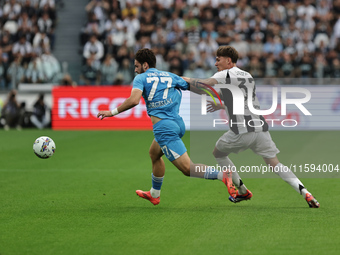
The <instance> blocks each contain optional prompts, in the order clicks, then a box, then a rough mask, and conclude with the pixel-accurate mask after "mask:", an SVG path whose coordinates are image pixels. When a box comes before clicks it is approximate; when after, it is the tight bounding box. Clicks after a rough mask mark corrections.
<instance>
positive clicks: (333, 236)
mask: <svg viewBox="0 0 340 255" xmlns="http://www.w3.org/2000/svg"><path fill="white" fill-rule="evenodd" d="M192 134H193V133H192ZM271 134H272V137H273V139H274V141H275V142H276V144H277V146H278V147H279V149H280V150H281V153H280V154H279V156H280V160H281V161H282V162H283V163H286V164H288V163H290V162H291V161H292V160H293V161H294V160H295V161H296V160H297V161H301V162H305V163H318V162H320V163H327V164H328V163H334V164H335V163H339V162H336V160H337V159H338V154H337V153H338V149H337V148H338V147H337V145H338V144H339V142H340V135H339V132H272V133H271ZM41 135H47V136H50V137H51V138H52V139H54V141H55V143H56V146H57V149H56V153H55V155H54V156H53V157H52V158H50V159H46V160H43V159H39V158H38V157H36V156H35V155H34V153H33V151H32V146H33V142H34V140H35V138H37V137H39V136H41ZM189 137H190V135H189V132H188V133H187V134H186V136H185V137H184V141H185V143H186V144H187V147H189V142H190V141H189ZM152 139H153V135H152V132H147V131H145V132H142V131H140V132H139V131H138V132H109V131H106V132H96V131H92V132H87V131H77V132H75V131H74V132H62V131H51V130H44V131H36V130H25V131H22V132H17V131H9V132H4V131H0V162H1V165H0V188H1V192H0V201H1V204H0V230H1V231H0V254H1V255H12V254H18V255H22V254H30V255H34V254H38V255H40V254H41V255H48V254H53V255H57V254H91V255H93V254H96V255H98V254H105V255H106V254H157V253H159V254H225V253H228V254H311V253H312V254H338V250H339V249H340V243H339V241H338V240H339V232H340V231H339V227H340V224H339V216H338V212H339V209H340V196H339V185H338V182H339V179H335V178H328V179H326V178H325V179H316V178H309V179H303V180H302V181H303V183H304V184H305V186H306V187H307V188H308V189H309V190H310V191H311V192H313V194H314V195H315V196H316V197H317V199H318V200H319V202H320V204H321V208H319V209H310V208H309V207H308V205H307V203H306V202H305V201H304V200H303V198H302V197H301V196H300V195H298V194H297V193H296V192H295V191H294V190H293V189H292V188H291V187H289V185H287V184H286V183H284V182H283V181H282V180H280V179H277V178H266V179H264V178H248V179H244V181H245V183H246V185H247V186H248V188H249V189H250V190H251V191H252V192H253V194H254V197H253V198H252V200H250V201H245V202H242V203H239V204H232V203H230V202H229V201H228V199H227V197H228V195H227V190H226V188H225V186H224V185H223V183H221V182H219V181H208V180H201V179H194V178H187V177H185V176H183V175H182V174H181V173H180V172H179V171H178V170H177V169H175V168H174V167H173V166H172V165H171V163H169V162H168V161H166V160H165V161H166V162H165V163H166V167H167V171H166V176H165V180H164V184H163V187H162V195H161V203H160V204H159V205H158V206H153V205H152V204H151V203H150V202H148V201H146V200H143V199H141V198H139V197H137V196H136V194H135V190H136V189H144V190H148V189H149V188H150V186H151V176H150V174H151V170H150V169H151V163H150V160H149V158H148V149H149V145H150V143H151V141H152ZM210 143H211V144H212V145H211V144H210ZM214 143H215V141H207V145H206V147H204V146H203V147H202V148H201V149H202V150H206V151H207V153H208V154H210V152H211V150H212V148H213V145H214ZM211 146H212V147H211ZM231 158H232V160H233V161H234V163H235V164H236V165H240V164H243V165H245V164H248V165H252V164H260V163H262V161H261V159H260V158H259V157H257V156H256V155H254V154H252V153H251V152H244V153H242V154H239V155H233V156H232V157H231Z"/></svg>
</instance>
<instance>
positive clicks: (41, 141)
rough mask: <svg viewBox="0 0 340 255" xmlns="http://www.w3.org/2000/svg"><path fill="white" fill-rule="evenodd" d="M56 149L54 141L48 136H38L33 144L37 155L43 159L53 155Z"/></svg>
mask: <svg viewBox="0 0 340 255" xmlns="http://www.w3.org/2000/svg"><path fill="white" fill-rule="evenodd" d="M55 149H56V146H55V143H54V141H53V140H52V139H51V138H49V137H47V136H41V137H39V138H37V139H36V140H35V142H34V144H33V151H34V153H35V155H37V156H38V157H39V158H43V159H45V158H49V157H52V156H53V154H54V152H55Z"/></svg>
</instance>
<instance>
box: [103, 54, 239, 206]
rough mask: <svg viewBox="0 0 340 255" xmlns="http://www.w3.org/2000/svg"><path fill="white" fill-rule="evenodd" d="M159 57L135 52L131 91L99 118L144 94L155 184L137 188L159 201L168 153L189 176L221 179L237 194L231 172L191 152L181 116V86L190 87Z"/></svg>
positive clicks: (133, 103) (135, 102) (132, 103)
mask: <svg viewBox="0 0 340 255" xmlns="http://www.w3.org/2000/svg"><path fill="white" fill-rule="evenodd" d="M155 66H156V57H155V55H154V53H153V52H152V51H151V50H149V49H141V50H139V51H138V52H137V53H136V56H135V72H136V73H138V74H139V75H137V76H136V77H135V79H134V81H133V88H132V91H131V95H130V97H129V98H127V99H126V100H125V101H124V102H123V103H122V104H121V105H120V106H118V107H117V108H116V109H113V110H112V111H100V112H99V113H98V115H97V117H98V118H100V119H104V118H105V117H112V116H114V115H117V114H119V113H121V112H124V111H126V110H128V109H130V108H132V107H134V106H136V105H138V104H139V102H140V99H141V97H142V96H143V98H144V100H145V103H146V107H147V112H148V115H149V116H150V118H151V122H152V124H153V133H154V136H155V139H154V140H153V142H152V143H151V146H150V150H149V154H150V158H151V162H152V188H151V190H150V191H142V190H136V193H137V195H138V196H140V197H142V198H144V199H147V200H149V201H150V202H151V203H152V204H154V205H157V204H159V202H160V191H161V186H162V183H163V178H164V174H165V165H164V161H163V159H162V156H163V155H165V156H166V157H167V158H168V159H169V160H170V161H171V162H172V163H173V164H174V165H175V166H176V167H177V168H178V169H179V170H180V171H182V173H183V174H184V175H186V176H193V177H198V178H205V179H211V180H214V179H219V180H221V181H223V182H224V184H225V185H226V186H227V188H228V192H229V194H230V195H231V196H236V189H235V187H234V185H233V183H232V176H231V172H230V171H229V172H218V171H215V169H213V168H211V167H208V166H206V165H203V164H194V163H193V162H192V161H191V160H190V158H189V156H188V153H187V149H186V148H185V145H184V143H183V141H182V140H181V138H182V136H183V135H184V133H185V125H184V122H183V119H182V118H181V116H179V107H180V104H181V99H182V92H181V90H188V89H190V87H189V84H188V83H187V82H186V81H184V80H183V79H182V78H181V77H179V76H177V75H175V74H173V73H169V72H164V71H160V70H157V69H156V68H155Z"/></svg>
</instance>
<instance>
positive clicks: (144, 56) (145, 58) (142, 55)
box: [135, 48, 156, 68]
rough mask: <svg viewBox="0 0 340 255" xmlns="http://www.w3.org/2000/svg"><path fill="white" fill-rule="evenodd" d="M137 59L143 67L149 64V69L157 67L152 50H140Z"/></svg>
mask: <svg viewBox="0 0 340 255" xmlns="http://www.w3.org/2000/svg"><path fill="white" fill-rule="evenodd" d="M135 59H136V60H137V61H138V62H139V63H140V64H141V65H143V63H145V62H146V63H148V65H149V68H154V67H156V56H155V54H154V53H153V51H152V50H150V49H146V48H144V49H140V50H138V51H137V53H136V56H135Z"/></svg>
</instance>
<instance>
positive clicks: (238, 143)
mask: <svg viewBox="0 0 340 255" xmlns="http://www.w3.org/2000/svg"><path fill="white" fill-rule="evenodd" d="M216 148H217V149H218V150H219V151H221V152H225V153H228V154H229V153H236V154H237V153H239V152H241V151H245V150H247V149H252V151H253V152H254V153H256V154H257V155H260V156H262V157H264V158H274V157H275V156H276V154H277V153H279V152H280V151H279V150H278V148H276V145H275V143H274V142H273V140H272V137H271V136H270V134H269V132H258V133H255V132H249V133H245V134H239V135H236V134H235V133H234V132H233V131H231V130H229V131H228V132H226V133H224V134H223V135H222V136H221V137H220V139H218V141H217V142H216Z"/></svg>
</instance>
